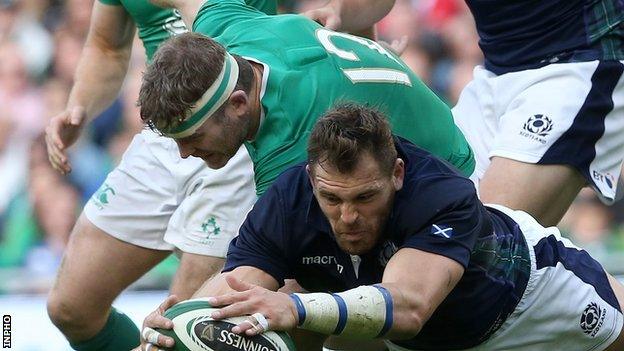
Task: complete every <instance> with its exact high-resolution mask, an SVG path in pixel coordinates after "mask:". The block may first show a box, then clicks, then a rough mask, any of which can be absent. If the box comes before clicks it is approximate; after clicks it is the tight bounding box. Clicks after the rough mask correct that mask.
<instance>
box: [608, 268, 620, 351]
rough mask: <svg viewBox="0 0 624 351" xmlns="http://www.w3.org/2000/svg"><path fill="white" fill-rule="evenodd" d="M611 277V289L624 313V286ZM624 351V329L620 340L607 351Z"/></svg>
mask: <svg viewBox="0 0 624 351" xmlns="http://www.w3.org/2000/svg"><path fill="white" fill-rule="evenodd" d="M608 276H609V284H611V289H613V292H614V293H615V296H616V297H617V299H618V301H619V302H620V310H621V311H624V286H622V284H621V283H620V282H618V281H617V280H616V279H615V278H613V276H611V275H610V274H608ZM618 350H624V329H623V330H620V335H619V336H618V338H617V339H616V340H615V341H614V342H613V344H611V345H610V346H609V347H608V348H607V349H606V351H618Z"/></svg>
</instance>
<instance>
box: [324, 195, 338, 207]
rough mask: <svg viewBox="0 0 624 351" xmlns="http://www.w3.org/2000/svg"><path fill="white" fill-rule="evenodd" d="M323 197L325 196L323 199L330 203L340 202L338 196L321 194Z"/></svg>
mask: <svg viewBox="0 0 624 351" xmlns="http://www.w3.org/2000/svg"><path fill="white" fill-rule="evenodd" d="M323 197H324V198H325V201H326V202H327V203H329V204H330V205H337V204H339V203H340V198H338V197H337V196H334V195H323Z"/></svg>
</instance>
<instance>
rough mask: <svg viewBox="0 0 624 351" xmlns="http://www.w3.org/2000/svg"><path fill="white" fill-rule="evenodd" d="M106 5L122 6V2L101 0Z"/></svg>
mask: <svg viewBox="0 0 624 351" xmlns="http://www.w3.org/2000/svg"><path fill="white" fill-rule="evenodd" d="M99 1H100V2H101V3H102V4H104V5H113V6H121V5H122V3H121V0H99Z"/></svg>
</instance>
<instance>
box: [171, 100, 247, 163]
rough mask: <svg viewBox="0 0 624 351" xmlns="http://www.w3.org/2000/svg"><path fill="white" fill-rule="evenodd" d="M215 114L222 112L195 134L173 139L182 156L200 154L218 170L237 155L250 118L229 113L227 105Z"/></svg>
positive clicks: (200, 156)
mask: <svg viewBox="0 0 624 351" xmlns="http://www.w3.org/2000/svg"><path fill="white" fill-rule="evenodd" d="M217 113H220V114H224V115H221V116H212V117H210V118H208V120H207V121H206V122H204V124H203V125H202V126H201V127H199V128H198V129H197V131H196V132H195V133H194V134H192V135H190V136H188V137H186V138H181V139H176V143H177V144H178V147H179V149H180V156H181V157H182V158H187V157H189V156H194V157H199V158H201V159H202V160H204V162H206V164H208V167H210V168H213V169H219V168H221V167H223V166H225V165H226V164H227V162H228V161H229V160H230V158H232V157H233V156H234V155H235V154H236V152H237V151H238V149H239V148H240V146H241V145H242V144H243V142H244V141H245V137H246V135H247V134H248V130H249V120H248V119H245V118H240V117H239V116H236V115H232V114H230V113H229V111H228V109H227V108H226V109H225V110H221V111H217Z"/></svg>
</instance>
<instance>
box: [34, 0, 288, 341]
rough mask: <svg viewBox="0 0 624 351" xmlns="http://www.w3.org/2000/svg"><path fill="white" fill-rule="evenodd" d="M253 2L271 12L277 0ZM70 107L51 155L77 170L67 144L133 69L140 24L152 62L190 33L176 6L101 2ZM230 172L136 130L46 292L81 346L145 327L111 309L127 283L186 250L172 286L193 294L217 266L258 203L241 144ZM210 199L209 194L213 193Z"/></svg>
mask: <svg viewBox="0 0 624 351" xmlns="http://www.w3.org/2000/svg"><path fill="white" fill-rule="evenodd" d="M249 4H250V5H252V6H256V7H258V8H259V9H260V10H263V11H266V12H267V13H274V12H275V9H276V2H275V0H250V1H249ZM91 21H92V22H91V28H90V30H89V35H88V38H87V41H86V44H85V48H84V51H83V53H82V57H81V60H80V63H79V65H78V68H77V72H76V76H75V84H74V86H73V88H72V91H71V95H70V99H69V101H68V104H67V108H66V111H65V112H63V113H62V114H60V115H58V116H56V117H55V118H53V119H52V121H51V122H50V125H49V126H48V128H47V135H46V140H47V145H48V153H49V158H50V162H51V163H52V165H53V166H54V167H55V168H56V169H57V170H59V171H60V172H61V173H64V174H65V173H68V172H70V171H71V166H70V163H69V162H68V157H67V148H68V147H70V146H71V145H72V144H73V143H74V142H75V141H76V139H77V138H78V137H79V135H80V133H81V131H82V129H83V128H84V126H85V125H86V124H87V123H88V121H90V120H91V119H93V118H94V117H95V116H97V115H98V114H99V113H100V112H101V111H102V110H104V109H105V108H106V107H107V106H108V105H110V104H111V102H112V101H113V100H114V99H115V97H116V96H117V94H118V92H119V89H120V87H121V84H122V82H123V80H124V77H125V75H126V71H127V68H128V62H129V58H130V52H131V47H132V41H133V38H134V33H135V31H136V30H135V27H136V28H138V34H139V38H140V39H141V40H142V42H143V44H144V46H145V49H146V53H147V57H148V60H151V57H152V55H153V54H154V52H155V51H156V49H157V47H158V45H159V44H160V43H161V42H162V41H164V40H165V39H167V38H169V37H171V36H172V35H174V34H179V33H182V32H186V31H187V30H186V27H185V25H184V23H183V22H182V20H181V17H180V15H179V14H178V12H177V11H172V10H170V9H162V8H159V7H157V6H154V5H152V4H151V3H149V2H148V1H147V0H99V1H96V3H95V5H94V9H93V14H92V18H91ZM232 161H233V162H232V163H231V165H228V167H226V168H224V169H223V170H219V171H215V170H211V169H209V168H208V167H207V166H206V165H205V163H204V162H203V161H201V160H199V159H188V160H181V159H180V157H179V155H178V151H177V147H176V145H175V143H174V142H173V141H171V140H170V139H167V138H161V137H160V136H158V135H157V134H155V133H153V132H151V131H147V130H146V131H144V132H142V133H140V134H137V135H136V136H135V138H134V140H133V142H132V144H131V145H130V146H129V148H128V150H127V151H126V153H125V154H124V158H123V161H122V162H121V164H120V165H119V166H118V167H117V168H116V169H115V170H113V171H112V172H111V173H110V174H109V176H108V178H107V180H106V181H105V183H104V184H103V185H102V187H101V188H100V190H99V191H98V192H96V194H95V195H94V196H93V197H92V198H91V200H90V201H89V203H88V204H87V205H86V206H85V209H84V211H83V214H82V215H81V217H80V219H79V220H78V222H77V224H76V226H75V228H74V230H73V233H72V236H71V239H70V242H69V245H68V248H67V252H66V253H65V256H64V258H63V263H62V265H61V268H60V270H59V273H58V277H57V281H56V283H55V285H54V287H53V288H52V290H51V292H50V295H49V298H48V313H49V315H50V318H51V320H52V321H53V323H54V324H55V325H56V326H57V327H58V328H59V329H60V330H61V331H62V332H63V334H64V335H65V336H66V337H67V339H68V340H69V342H70V344H71V346H72V347H73V348H74V349H76V350H100V351H101V350H115V351H119V350H129V349H131V348H133V347H135V346H137V345H138V344H139V331H138V329H137V327H136V326H135V325H134V324H133V323H132V321H131V320H130V319H129V318H128V317H127V316H125V315H124V314H123V313H120V312H118V311H116V310H115V309H114V308H111V304H112V302H113V300H114V299H115V298H116V297H117V296H118V295H119V294H120V293H121V291H122V290H124V289H125V288H126V287H128V285H130V284H131V283H132V282H134V281H135V280H137V279H138V278H139V277H140V276H142V275H143V274H144V273H145V272H147V271H148V270H149V269H151V268H152V267H154V266H155V265H156V264H157V263H159V262H160V261H162V260H163V259H164V258H165V257H167V256H168V255H169V254H170V253H171V251H172V250H173V249H178V250H179V251H180V252H181V257H180V262H181V263H180V268H179V269H178V272H177V274H176V277H175V279H174V282H173V283H172V286H171V291H172V293H175V294H178V295H182V296H185V297H190V296H191V294H192V293H193V292H194V291H195V290H196V289H197V288H198V287H199V286H200V284H201V283H202V282H203V281H204V280H205V279H206V278H207V277H209V276H210V275H211V274H212V273H214V272H217V271H218V270H220V268H221V266H222V265H223V257H224V254H225V251H226V249H227V244H228V242H229V238H231V237H232V236H233V235H235V234H236V233H237V230H238V225H239V224H240V222H242V220H243V219H244V216H245V213H246V211H247V210H248V209H249V207H250V206H251V205H252V204H253V202H254V201H255V198H256V197H255V192H254V186H253V177H252V170H251V168H252V166H251V161H250V160H249V156H248V155H247V154H246V151H245V150H244V149H243V148H242V151H241V152H238V153H237V155H236V156H235V157H234V158H233V159H232ZM206 198H209V200H206Z"/></svg>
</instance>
